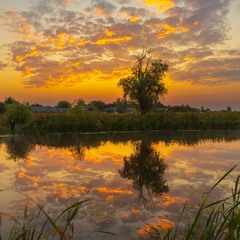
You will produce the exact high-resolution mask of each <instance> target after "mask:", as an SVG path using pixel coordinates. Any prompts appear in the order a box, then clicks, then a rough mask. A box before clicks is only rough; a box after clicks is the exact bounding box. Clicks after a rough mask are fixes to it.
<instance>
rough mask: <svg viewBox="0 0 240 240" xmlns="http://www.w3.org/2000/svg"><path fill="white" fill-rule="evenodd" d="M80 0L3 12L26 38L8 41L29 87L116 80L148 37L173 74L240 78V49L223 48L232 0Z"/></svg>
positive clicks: (204, 79)
mask: <svg viewBox="0 0 240 240" xmlns="http://www.w3.org/2000/svg"><path fill="white" fill-rule="evenodd" d="M76 4H77V2H76V1H67V0H51V1H47V0H41V1H34V4H33V5H32V6H31V7H30V8H28V9H26V10H25V11H17V10H11V11H6V12H5V13H3V14H2V15H1V19H2V20H3V23H4V26H5V28H6V29H7V30H8V31H10V32H13V33H15V34H17V36H18V38H19V39H20V40H18V41H15V42H13V43H12V44H9V46H10V48H9V50H10V51H11V54H12V61H13V63H14V66H15V70H17V71H19V72H20V73H21V77H22V79H23V83H24V84H25V85H26V86H27V87H40V86H41V87H43V86H46V87H50V86H53V85H56V84H60V85H61V84H65V85H68V86H70V85H74V84H76V83H77V82H81V81H86V79H92V78H93V79H98V80H105V79H107V78H109V79H112V78H116V80H117V77H118V76H120V75H121V74H123V72H124V71H123V69H124V68H125V69H126V68H128V67H130V66H132V65H133V64H134V62H133V61H134V58H133V55H134V54H136V51H137V50H139V49H141V48H142V47H143V46H144V45H145V44H146V43H147V42H151V47H153V48H154V49H155V51H156V56H157V57H160V58H162V59H163V60H166V61H167V62H168V63H169V65H170V75H171V78H173V79H175V80H178V81H190V82H197V83H202V84H213V83H214V84H215V83H221V82H226V81H239V79H238V77H237V75H238V69H237V67H236V66H237V64H238V63H239V62H238V61H239V59H238V56H237V53H236V56H235V57H234V58H232V54H231V51H236V50H234V49H232V50H231V49H229V50H228V51H226V52H225V56H223V54H222V53H221V51H220V50H218V48H219V46H221V47H222V46H226V45H224V44H225V43H226V41H227V40H228V32H229V26H228V22H227V18H226V16H227V14H228V11H229V7H230V1H229V0H223V1H207V0H201V1H197V0H191V1H190V0H181V1H180V0H176V1H170V0H166V1H150V0H144V1H142V4H139V6H136V5H135V4H134V2H133V1H129V0H118V1H114V2H110V1H103V0H101V1H96V0H93V1H91V2H88V4H87V5H86V6H84V7H82V8H81V6H80V5H78V9H75V6H76ZM148 5H149V6H150V7H148ZM154 5H155V6H158V10H160V9H161V11H163V9H164V14H163V13H159V12H158V10H156V8H152V6H154ZM231 58H232V59H231ZM229 59H231V61H230V62H231V64H229V63H228V62H229ZM4 64H5V63H1V65H0V66H2V67H3V66H5V65H6V64H5V65H4ZM204 65H205V66H204ZM210 65H212V66H214V67H210ZM204 68H205V70H204ZM213 68H214V69H213ZM120 72H121V73H120ZM206 72H208V76H206ZM101 74H102V77H101V76H100V75H101ZM111 74H112V75H111ZM94 76H95V77H94ZM111 76H112V78H111Z"/></svg>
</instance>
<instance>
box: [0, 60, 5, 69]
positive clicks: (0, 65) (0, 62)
mask: <svg viewBox="0 0 240 240" xmlns="http://www.w3.org/2000/svg"><path fill="white" fill-rule="evenodd" d="M5 67H7V64H6V63H3V62H2V61H0V70H3V69H4V68H5Z"/></svg>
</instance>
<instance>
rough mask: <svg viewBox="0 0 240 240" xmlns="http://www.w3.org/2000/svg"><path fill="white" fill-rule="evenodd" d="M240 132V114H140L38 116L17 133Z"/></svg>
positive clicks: (0, 125)
mask: <svg viewBox="0 0 240 240" xmlns="http://www.w3.org/2000/svg"><path fill="white" fill-rule="evenodd" d="M208 129H224V130H225V129H240V112H210V113H197V112H179V113H175V112H161V113H148V114H146V115H145V116H144V117H142V116H140V115H138V114H104V113H99V112H83V113H81V114H58V115H35V116H33V117H32V118H31V119H29V120H28V121H27V122H25V123H24V124H23V123H22V124H18V125H17V126H16V129H15V130H14V133H27V134H48V133H81V132H102V131H144V130H150V131H152V130H208ZM6 133H12V132H11V130H10V126H9V124H8V123H7V121H6V119H4V118H1V119H0V134H6Z"/></svg>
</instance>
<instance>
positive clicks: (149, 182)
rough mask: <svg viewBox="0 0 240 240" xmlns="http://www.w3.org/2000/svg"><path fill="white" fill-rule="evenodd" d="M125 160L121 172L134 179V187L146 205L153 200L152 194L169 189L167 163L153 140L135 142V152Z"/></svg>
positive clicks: (157, 194)
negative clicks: (166, 173) (152, 142)
mask: <svg viewBox="0 0 240 240" xmlns="http://www.w3.org/2000/svg"><path fill="white" fill-rule="evenodd" d="M123 160H124V166H123V168H122V169H120V170H119V174H120V176H121V177H122V178H127V179H129V180H131V181H132V184H133V188H134V189H135V190H137V191H138V193H139V198H141V199H142V200H143V203H144V204H145V205H146V204H147V203H148V202H149V200H151V198H152V194H154V195H155V196H160V195H162V194H163V193H166V192H168V191H169V188H168V185H167V184H166V179H165V178H164V174H165V169H166V167H167V165H166V163H165V162H164V159H163V158H161V157H160V153H159V152H157V151H155V150H154V148H153V147H152V146H151V142H148V141H145V140H141V141H140V142H137V143H135V151H134V153H133V154H131V155H130V156H129V157H124V159H123Z"/></svg>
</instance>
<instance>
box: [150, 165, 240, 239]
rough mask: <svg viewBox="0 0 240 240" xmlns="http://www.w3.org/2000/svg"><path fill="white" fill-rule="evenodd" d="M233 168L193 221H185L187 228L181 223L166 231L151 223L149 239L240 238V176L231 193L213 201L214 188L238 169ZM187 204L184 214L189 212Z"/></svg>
mask: <svg viewBox="0 0 240 240" xmlns="http://www.w3.org/2000/svg"><path fill="white" fill-rule="evenodd" d="M235 167H236V166H234V167H233V168H232V169H230V170H229V171H228V172H227V173H226V174H225V175H224V176H223V177H222V178H220V179H219V180H218V181H217V182H216V184H214V186H213V187H212V188H211V189H210V191H209V192H208V193H207V196H206V197H205V198H204V200H203V202H202V203H201V204H200V205H199V208H198V210H197V211H196V213H195V216H194V217H193V220H192V221H189V219H188V222H187V223H186V229H185V230H184V231H180V230H179V229H178V224H176V226H175V227H173V228H169V229H168V230H167V232H166V231H164V230H163V229H161V226H157V227H155V226H152V225H148V227H149V231H148V234H149V236H150V239H155V240H177V239H181V240H193V239H194V240H200V239H201V240H208V239H209V240H220V239H221V240H238V239H240V207H239V205H240V175H238V176H237V177H236V180H235V186H234V187H233V189H232V194H231V195H230V196H228V197H226V198H224V199H220V200H217V201H215V202H211V201H210V197H211V193H212V191H213V190H214V189H215V188H216V187H217V186H218V185H219V184H220V183H221V182H222V180H223V179H224V178H225V177H226V176H227V175H228V174H229V173H230V172H231V171H232V170H233V169H234V168H235ZM186 206H187V204H185V206H184V208H183V211H182V213H181V216H180V219H181V218H182V215H183V214H185V211H186Z"/></svg>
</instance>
